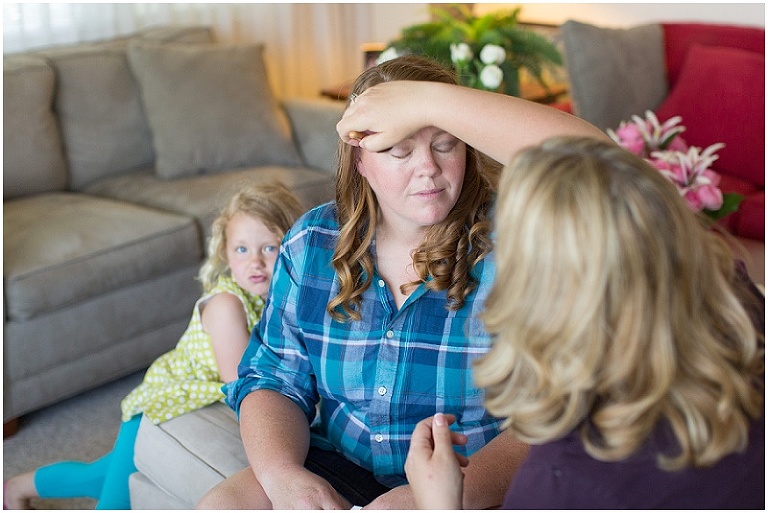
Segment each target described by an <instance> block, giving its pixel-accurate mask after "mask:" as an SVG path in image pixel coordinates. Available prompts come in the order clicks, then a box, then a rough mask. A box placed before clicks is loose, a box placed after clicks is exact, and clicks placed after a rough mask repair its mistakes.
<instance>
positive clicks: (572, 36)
mask: <svg viewBox="0 0 768 513" xmlns="http://www.w3.org/2000/svg"><path fill="white" fill-rule="evenodd" d="M561 32H562V35H563V45H564V53H565V64H566V68H567V70H568V79H569V81H570V85H571V88H570V93H571V97H572V98H573V106H574V112H575V114H576V115H578V116H579V117H581V118H583V119H586V120H587V121H589V122H590V123H592V124H594V125H595V126H597V127H598V128H600V129H602V130H605V129H607V128H616V127H617V126H618V125H619V123H620V122H621V121H623V120H626V119H629V118H630V117H631V116H632V115H633V114H640V115H642V113H643V112H645V111H646V110H648V109H655V108H656V107H657V106H658V105H659V104H660V103H661V102H662V100H663V99H664V98H665V97H666V95H667V82H666V74H665V71H664V41H663V37H662V29H661V26H660V25H658V24H649V25H640V26H637V27H632V28H628V29H610V28H601V27H595V26H593V25H588V24H585V23H580V22H577V21H573V20H569V21H567V22H565V23H564V24H563V26H562V28H561Z"/></svg>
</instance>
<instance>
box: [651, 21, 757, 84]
mask: <svg viewBox="0 0 768 513" xmlns="http://www.w3.org/2000/svg"><path fill="white" fill-rule="evenodd" d="M661 26H662V28H663V30H664V48H665V55H666V58H665V61H666V65H667V79H668V83H669V86H670V87H674V86H675V84H676V83H677V80H678V78H679V76H680V73H681V71H682V68H683V64H684V63H685V57H686V55H687V54H688V50H689V49H690V48H691V47H692V46H693V45H695V44H701V45H705V46H724V47H728V48H739V49H742V50H747V51H750V52H757V53H759V54H763V55H764V54H765V29H764V28H758V27H748V26H744V25H725V24H720V23H662V24H661Z"/></svg>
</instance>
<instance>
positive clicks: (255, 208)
mask: <svg viewBox="0 0 768 513" xmlns="http://www.w3.org/2000/svg"><path fill="white" fill-rule="evenodd" d="M239 212H242V213H244V214H247V215H249V216H251V217H253V218H256V219H259V220H261V221H262V222H263V223H264V225H265V226H266V227H267V228H269V229H270V231H272V232H274V234H275V235H277V236H278V238H280V239H282V238H283V237H284V236H285V233H286V232H287V231H288V229H289V228H290V227H291V226H292V225H293V223H294V222H296V219H298V218H299V216H300V215H301V214H302V213H303V212H304V207H303V206H302V204H301V202H300V201H299V199H298V198H297V197H296V196H295V195H294V194H293V192H291V190H290V189H289V188H288V187H287V186H286V185H285V184H283V183H281V182H271V183H263V184H256V185H250V186H246V187H244V188H243V189H241V190H240V191H239V192H237V193H236V194H235V195H234V196H233V197H232V199H230V200H229V203H227V205H226V206H225V207H224V208H223V209H222V210H221V212H220V213H219V215H218V216H217V217H216V219H214V221H213V225H212V227H211V236H210V238H209V239H208V259H207V260H206V261H205V263H204V264H203V266H202V267H201V268H200V272H199V274H198V280H199V281H200V282H201V283H202V284H203V290H204V291H206V292H208V291H210V290H211V289H212V288H213V287H214V286H215V285H216V282H217V281H218V279H219V277H220V276H221V275H223V274H226V273H228V272H229V264H228V263H227V234H226V231H227V224H228V223H229V220H230V219H232V217H233V216H234V215H235V214H237V213H239Z"/></svg>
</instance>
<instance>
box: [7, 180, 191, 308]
mask: <svg viewBox="0 0 768 513" xmlns="http://www.w3.org/2000/svg"><path fill="white" fill-rule="evenodd" d="M201 258H202V245H201V241H200V236H199V234H198V230H197V228H196V226H195V223H194V221H193V220H192V219H191V218H189V217H185V216H181V215H177V214H171V213H167V212H161V211H157V210H153V209H147V208H144V207H140V206H136V205H131V204H127V203H122V202H117V201H114V200H110V199H104V198H95V197H92V196H87V195H84V194H73V193H66V192H55V193H47V194H41V195H37V196H33V197H29V198H22V199H17V200H11V201H6V202H4V204H3V281H4V285H5V308H6V312H7V316H8V318H9V319H12V320H25V319H30V318H33V317H35V316H36V315H38V314H40V313H43V312H50V311H52V310H56V309H58V308H63V307H65V306H70V305H74V304H77V303H80V302H82V301H85V300H88V299H90V298H94V297H96V296H99V295H100V294H104V293H106V292H108V291H112V290H114V289H117V288H120V287H124V286H126V285H129V284H133V283H139V282H142V281H145V280H149V279H152V278H154V277H157V276H161V275H163V274H166V273H169V272H172V271H174V270H176V269H179V268H182V267H185V266H189V265H194V264H195V263H199V262H200V260H201Z"/></svg>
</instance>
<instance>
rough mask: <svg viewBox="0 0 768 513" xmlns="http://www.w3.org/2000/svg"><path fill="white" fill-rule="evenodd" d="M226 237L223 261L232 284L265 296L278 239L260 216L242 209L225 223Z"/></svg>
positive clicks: (278, 245) (276, 251) (278, 244)
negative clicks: (246, 212) (230, 272)
mask: <svg viewBox="0 0 768 513" xmlns="http://www.w3.org/2000/svg"><path fill="white" fill-rule="evenodd" d="M226 237H227V248H226V249H227V263H228V264H229V268H230V269H231V270H232V278H233V279H234V280H235V283H237V284H238V285H239V286H240V288H242V289H243V290H245V291H246V292H248V293H250V294H252V295H255V296H262V297H265V296H266V295H267V291H268V290H269V282H270V280H271V279H272V270H273V268H274V267H275V260H277V253H278V250H279V249H280V238H279V237H278V236H277V234H275V233H274V232H272V231H271V230H270V229H269V228H267V226H266V225H265V224H264V223H263V222H262V221H261V220H260V219H257V218H255V217H252V216H250V215H248V214H244V213H242V212H238V213H237V214H235V215H234V216H232V219H230V220H229V222H228V223H227V228H226Z"/></svg>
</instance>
